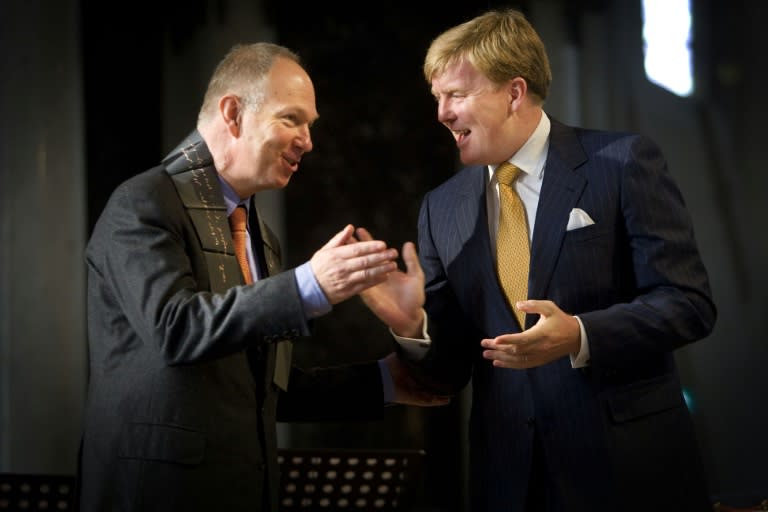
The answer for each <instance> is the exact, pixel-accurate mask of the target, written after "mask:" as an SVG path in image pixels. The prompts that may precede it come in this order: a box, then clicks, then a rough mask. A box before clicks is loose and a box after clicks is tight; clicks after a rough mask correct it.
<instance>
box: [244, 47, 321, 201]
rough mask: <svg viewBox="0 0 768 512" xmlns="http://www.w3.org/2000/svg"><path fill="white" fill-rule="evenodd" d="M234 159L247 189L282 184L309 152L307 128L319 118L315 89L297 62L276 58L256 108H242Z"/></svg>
mask: <svg viewBox="0 0 768 512" xmlns="http://www.w3.org/2000/svg"><path fill="white" fill-rule="evenodd" d="M241 115H242V120H241V123H242V132H241V134H240V138H239V140H238V141H237V149H236V151H235V156H234V158H233V162H232V164H233V172H234V173H236V175H237V181H240V182H241V183H247V184H248V186H247V188H248V191H249V192H250V193H255V192H258V191H260V190H267V189H278V188H283V187H285V186H286V185H287V184H288V181H289V180H290V179H291V176H292V175H293V173H294V172H296V171H297V170H298V169H299V162H300V161H301V158H302V156H303V155H304V154H305V153H308V152H310V151H312V138H311V136H310V133H309V131H310V127H311V126H312V123H314V122H315V120H316V119H317V118H318V113H317V109H316V106H315V89H314V86H313V85H312V81H311V80H310V78H309V75H307V73H306V72H305V71H304V70H303V69H302V68H301V66H299V65H298V64H296V63H295V62H293V61H292V60H289V59H284V58H278V59H277V60H276V61H275V63H274V64H273V66H272V69H271V70H270V72H269V75H268V76H267V78H266V81H265V83H264V100H263V102H262V104H261V105H260V106H257V107H256V108H251V107H249V106H247V105H246V106H245V108H244V109H243V111H242V113H241Z"/></svg>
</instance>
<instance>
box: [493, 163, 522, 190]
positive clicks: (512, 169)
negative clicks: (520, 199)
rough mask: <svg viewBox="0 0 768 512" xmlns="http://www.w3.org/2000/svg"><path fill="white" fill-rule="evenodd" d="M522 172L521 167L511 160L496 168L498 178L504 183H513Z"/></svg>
mask: <svg viewBox="0 0 768 512" xmlns="http://www.w3.org/2000/svg"><path fill="white" fill-rule="evenodd" d="M519 174H520V168H519V167H517V166H516V165H513V164H511V163H509V162H504V163H503V164H501V165H500V166H498V167H497V168H496V180H497V181H498V182H499V183H503V184H504V185H511V184H512V183H513V182H514V181H515V180H516V179H517V176H518V175H519Z"/></svg>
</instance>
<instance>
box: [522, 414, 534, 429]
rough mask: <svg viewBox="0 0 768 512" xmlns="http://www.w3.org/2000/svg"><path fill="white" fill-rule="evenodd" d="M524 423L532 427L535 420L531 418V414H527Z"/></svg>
mask: <svg viewBox="0 0 768 512" xmlns="http://www.w3.org/2000/svg"><path fill="white" fill-rule="evenodd" d="M525 424H526V425H528V427H530V428H533V426H534V425H535V424H536V420H535V419H534V418H533V416H529V417H528V419H526V420H525Z"/></svg>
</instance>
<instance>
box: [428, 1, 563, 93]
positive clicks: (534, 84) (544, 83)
mask: <svg viewBox="0 0 768 512" xmlns="http://www.w3.org/2000/svg"><path fill="white" fill-rule="evenodd" d="M463 59H467V61H468V62H469V63H470V64H472V66H474V67H475V69H477V70H478V71H480V72H481V73H482V74H483V75H485V76H486V77H487V78H488V79H489V80H490V81H491V82H493V83H495V84H497V85H501V84H503V83H504V82H506V81H508V80H511V79H513V78H515V77H518V76H519V77H522V78H524V79H525V81H526V82H527V84H528V90H529V91H531V92H532V93H533V94H534V95H535V96H537V97H538V98H539V100H540V102H542V103H543V102H544V100H545V99H546V98H547V93H548V92H549V85H550V83H551V82H552V71H551V69H550V67H549V58H548V57H547V51H546V48H545V47H544V43H543V42H542V40H541V38H540V37H539V35H538V34H537V33H536V31H535V30H534V28H533V27H532V26H531V24H530V23H529V22H528V20H527V19H526V18H525V16H524V15H523V14H522V13H521V12H519V11H516V10H514V9H505V10H491V11H488V12H486V13H484V14H481V15H480V16H477V17H476V18H473V19H471V20H470V21H467V22H465V23H462V24H460V25H457V26H455V27H453V28H450V29H448V30H446V31H445V32H443V33H442V34H440V35H439V36H437V37H436V38H435V39H434V40H433V41H432V44H430V46H429V49H428V50H427V55H426V57H425V59H424V77H425V78H426V79H427V82H430V83H431V82H432V79H433V78H434V77H435V76H436V75H440V74H442V73H443V72H444V71H445V70H446V68H447V67H448V66H450V65H453V64H456V63H458V62H461V61H462V60H463Z"/></svg>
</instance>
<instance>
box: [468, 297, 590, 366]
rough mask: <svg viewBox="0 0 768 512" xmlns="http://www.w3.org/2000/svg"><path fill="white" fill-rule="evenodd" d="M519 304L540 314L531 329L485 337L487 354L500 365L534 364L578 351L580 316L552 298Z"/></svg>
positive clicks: (484, 344) (494, 364) (529, 311)
mask: <svg viewBox="0 0 768 512" xmlns="http://www.w3.org/2000/svg"><path fill="white" fill-rule="evenodd" d="M516 307H518V308H520V309H522V310H523V311H525V312H526V313H535V314H538V315H539V320H538V322H536V324H535V325H534V326H533V327H531V328H530V329H528V330H526V331H523V332H520V333H513V334H502V335H501V336H497V337H495V338H487V339H484V340H481V342H480V344H481V345H482V347H483V348H484V349H486V350H484V351H483V357H484V358H485V359H488V360H490V361H491V362H492V363H493V366H497V367H499V368H518V369H522V368H533V367H535V366H541V365H544V364H547V363H549V362H552V361H554V360H555V359H559V358H561V357H563V356H567V355H569V354H576V353H578V351H579V348H580V347H581V330H580V327H579V321H578V320H577V319H576V317H574V316H572V315H569V314H567V313H565V312H563V311H562V310H561V309H560V308H559V307H558V306H557V305H556V304H555V303H554V302H552V301H550V300H524V301H520V302H518V303H517V305H516Z"/></svg>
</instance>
